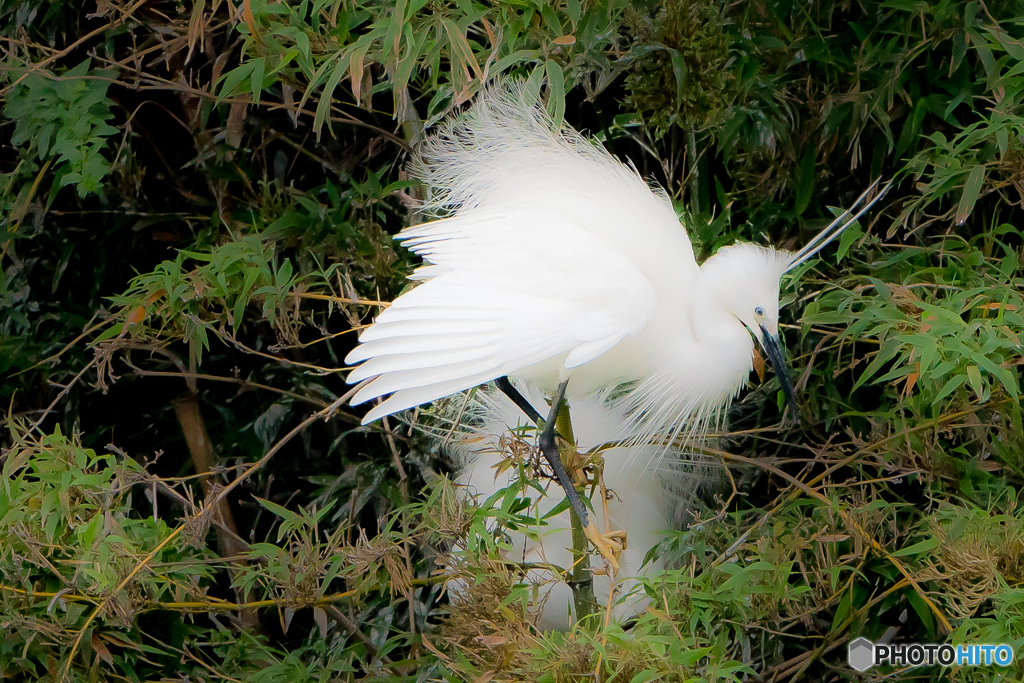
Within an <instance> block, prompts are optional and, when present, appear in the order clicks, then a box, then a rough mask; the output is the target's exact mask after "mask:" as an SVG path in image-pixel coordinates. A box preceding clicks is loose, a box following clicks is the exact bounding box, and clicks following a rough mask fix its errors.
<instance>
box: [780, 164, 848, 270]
mask: <svg viewBox="0 0 1024 683" xmlns="http://www.w3.org/2000/svg"><path fill="white" fill-rule="evenodd" d="M807 147H808V149H807V152H806V153H804V158H803V159H801V160H800V174H799V182H798V183H797V186H796V205H795V206H794V211H796V213H797V215H798V216H799V215H800V214H802V213H803V212H804V211H806V210H807V207H808V206H809V205H810V203H811V196H812V195H813V194H814V175H815V170H814V160H815V151H814V145H807ZM846 232H849V229H847V230H846ZM844 237H845V235H844ZM840 258H841V257H840Z"/></svg>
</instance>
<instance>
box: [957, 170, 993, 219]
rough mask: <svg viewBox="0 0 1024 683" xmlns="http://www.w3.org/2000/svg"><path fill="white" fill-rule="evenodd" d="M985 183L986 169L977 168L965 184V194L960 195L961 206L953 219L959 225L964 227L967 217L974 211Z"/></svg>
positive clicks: (972, 171)
mask: <svg viewBox="0 0 1024 683" xmlns="http://www.w3.org/2000/svg"><path fill="white" fill-rule="evenodd" d="M984 182H985V167H984V166H975V167H974V168H972V169H971V174H970V175H969V176H968V177H967V182H966V183H965V184H964V190H963V193H962V194H961V195H960V204H959V206H957V209H956V217H955V218H954V219H953V220H954V221H955V222H956V224H957V225H962V224H963V222H964V221H966V220H967V217H968V216H970V215H971V212H972V211H973V210H974V204H975V202H977V201H978V195H979V194H980V192H981V185H982V183H984Z"/></svg>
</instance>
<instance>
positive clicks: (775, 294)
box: [701, 242, 800, 421]
mask: <svg viewBox="0 0 1024 683" xmlns="http://www.w3.org/2000/svg"><path fill="white" fill-rule="evenodd" d="M792 257H793V256H792V254H790V253H789V252H786V251H778V250H776V249H772V248H765V247H759V246H757V245H754V244H748V243H742V242H741V243H737V244H732V245H730V246H727V247H723V248H721V249H719V250H718V253H716V254H715V255H714V256H712V257H711V258H709V259H708V260H707V261H705V262H704V264H703V265H702V266H701V271H702V272H703V273H704V274H705V275H706V276H707V277H708V278H709V279H710V280H711V282H713V283H714V285H713V291H714V296H715V298H716V299H717V302H718V304H719V305H720V306H721V307H722V308H723V309H724V312H725V313H727V314H730V315H732V316H734V317H735V318H736V319H737V320H738V321H739V322H741V323H743V326H744V327H746V328H747V330H748V331H749V332H750V334H751V335H752V336H753V337H754V338H755V339H756V340H757V341H758V343H759V344H760V345H761V348H763V349H764V352H765V355H766V356H767V357H768V362H769V363H771V366H772V369H773V370H775V374H776V375H777V376H778V378H779V384H780V385H781V386H782V391H783V393H784V394H785V395H786V400H787V401H788V402H789V406H790V409H791V410H792V412H793V416H794V418H795V419H796V420H797V421H799V419H800V413H799V411H798V409H797V403H796V394H795V393H794V391H793V382H792V380H791V379H790V374H789V366H788V365H787V364H786V360H785V356H784V355H783V353H782V346H781V345H780V343H779V282H780V280H781V279H782V274H783V273H785V272H786V270H787V269H788V268H789V266H790V263H791V262H792Z"/></svg>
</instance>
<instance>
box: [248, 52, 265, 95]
mask: <svg viewBox="0 0 1024 683" xmlns="http://www.w3.org/2000/svg"><path fill="white" fill-rule="evenodd" d="M252 65H253V66H252V77H251V79H252V82H251V83H250V87H251V88H252V101H253V102H255V103H256V104H259V103H260V95H261V94H262V93H263V74H264V73H265V72H266V69H267V59H266V57H260V58H258V59H254V60H253V62H252Z"/></svg>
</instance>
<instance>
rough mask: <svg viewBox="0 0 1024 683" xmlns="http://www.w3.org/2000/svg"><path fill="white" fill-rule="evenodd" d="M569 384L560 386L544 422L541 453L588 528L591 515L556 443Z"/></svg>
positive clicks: (570, 503) (581, 520)
mask: <svg viewBox="0 0 1024 683" xmlns="http://www.w3.org/2000/svg"><path fill="white" fill-rule="evenodd" d="M568 384H569V380H565V381H564V382H562V383H561V384H559V385H558V393H556V394H555V400H554V401H552V402H551V410H550V411H548V419H547V420H546V421H545V422H544V430H543V431H542V432H541V433H540V452H541V453H543V454H544V457H545V458H546V459H547V461H548V464H549V465H551V469H552V470H553V471H554V473H555V476H556V477H557V478H558V483H559V484H561V485H562V488H563V489H564V490H565V497H566V498H568V499H569V505H571V506H572V509H573V512H575V513H576V515H577V516H578V517H579V518H580V522H581V523H582V524H583V526H587V524H589V523H590V514H589V512H588V511H587V508H586V506H585V505H583V501H582V500H580V495H579V493H577V492H576V487H575V486H573V484H572V480H571V479H569V473H568V472H566V471H565V466H564V465H563V464H562V455H561V453H559V452H558V443H557V442H556V441H555V423H556V422H557V421H558V411H559V410H561V409H562V401H564V400H565V387H566V386H567V385H568Z"/></svg>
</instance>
